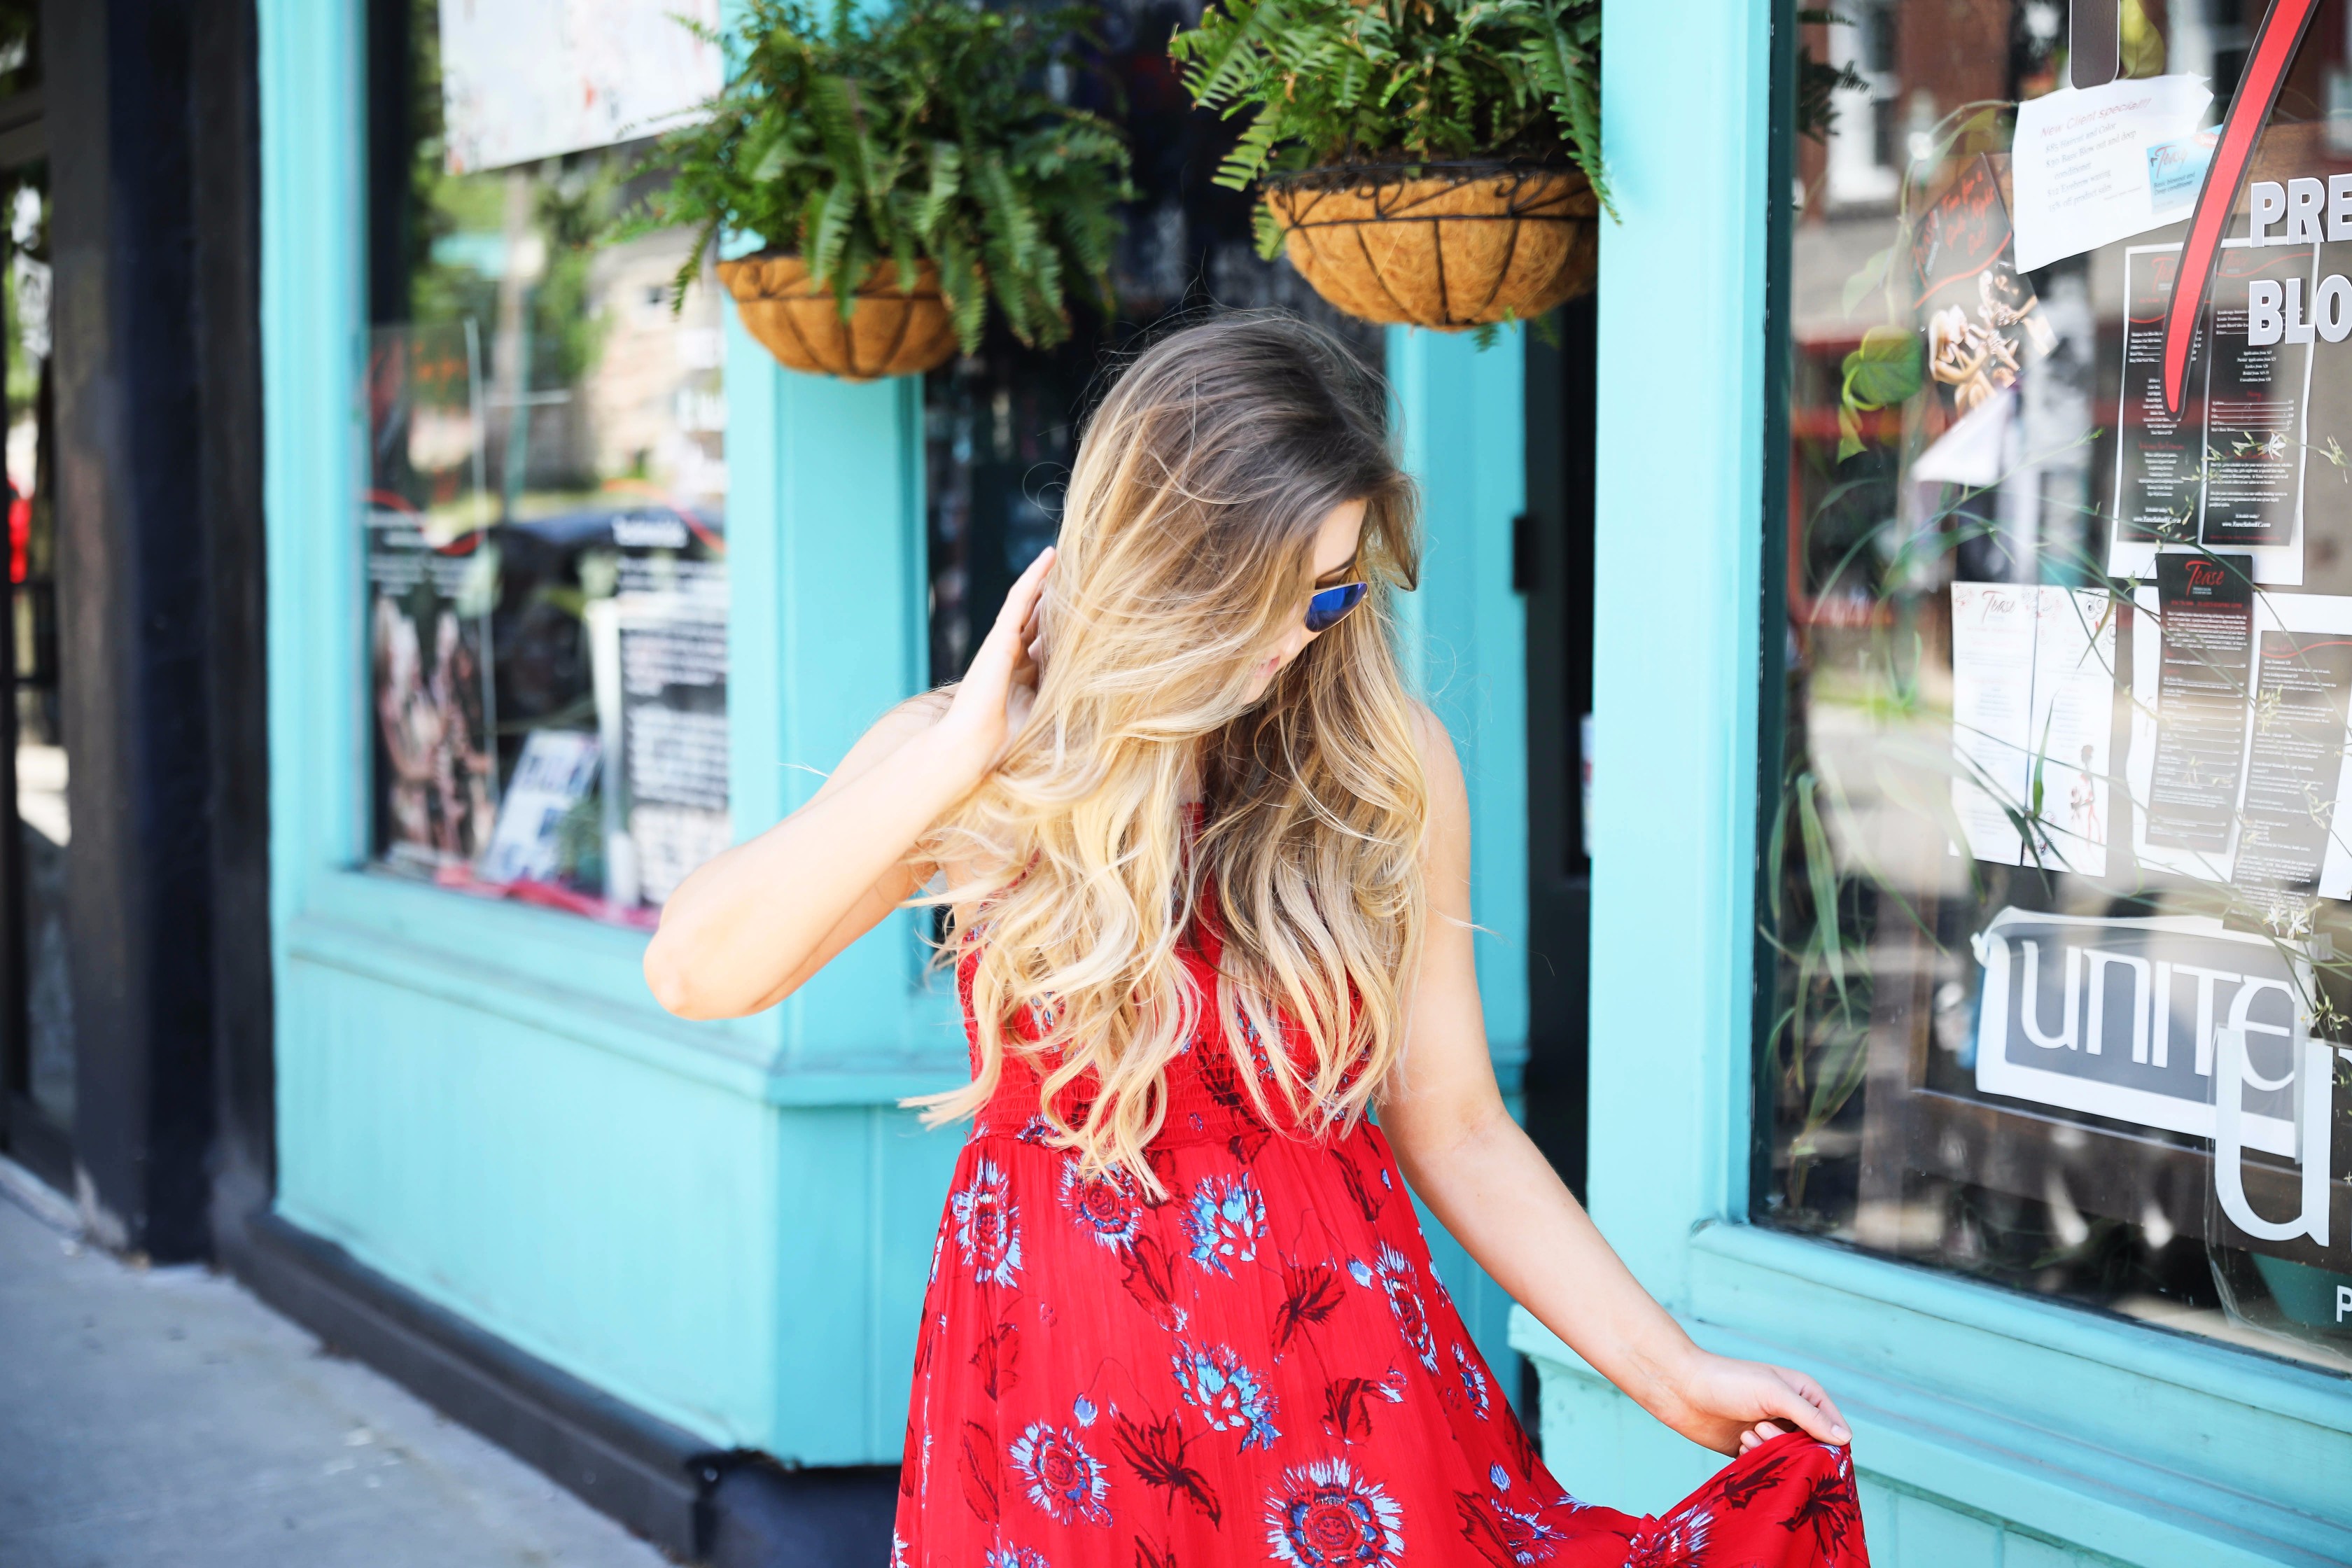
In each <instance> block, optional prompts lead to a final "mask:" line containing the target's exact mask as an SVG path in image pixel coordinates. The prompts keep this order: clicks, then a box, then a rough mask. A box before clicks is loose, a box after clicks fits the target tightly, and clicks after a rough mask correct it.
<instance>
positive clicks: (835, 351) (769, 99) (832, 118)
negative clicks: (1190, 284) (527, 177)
mask: <svg viewBox="0 0 2352 1568" xmlns="http://www.w3.org/2000/svg"><path fill="white" fill-rule="evenodd" d="M1087 15H1088V14H1087V12H1085V11H1083V10H1080V9H1070V10H1056V11H1047V12H1003V13H999V12H991V11H983V10H979V9H975V8H974V7H972V6H971V5H965V4H963V3H962V0H895V3H893V4H891V5H888V6H887V8H883V9H879V10H870V11H866V10H857V9H853V7H852V6H851V5H848V4H847V3H846V0H839V3H836V4H835V5H834V7H833V9H832V12H831V14H830V16H829V18H828V19H827V20H826V21H825V22H824V23H823V24H822V25H820V24H819V23H818V22H817V20H816V19H815V17H814V16H813V15H812V14H811V13H810V12H809V10H807V9H806V8H805V7H804V6H803V5H801V4H799V3H798V0H749V6H748V14H747V15H746V16H745V17H744V19H743V23H742V26H741V27H740V31H739V33H738V43H737V47H738V50H739V54H740V59H741V61H742V68H741V70H740V72H739V73H738V74H737V75H736V76H735V78H734V79H733V80H732V81H730V83H729V85H728V87H727V89H726V90H725V91H723V92H721V93H720V94H719V96H718V97H717V98H715V99H713V100H711V101H710V104H709V115H708V118H706V119H704V120H702V121H698V122H697V123H695V124H693V125H689V126H687V127H685V128H683V129H680V130H677V131H675V132H670V133H669V134H667V135H666V136H664V137H663V138H662V140H661V142H660V143H659V144H658V146H657V148H656V152H655V153H653V154H652V156H651V157H650V158H649V159H648V160H647V165H646V166H647V168H648V169H649V170H657V171H660V172H662V173H665V174H667V175H668V176H669V179H668V183H667V185H666V186H665V187H664V188H663V189H662V190H660V191H659V192H657V193H656V195H653V196H652V197H651V198H649V199H648V201H647V202H646V205H645V206H644V208H643V210H642V211H641V212H640V213H639V215H638V216H637V217H636V218H635V222H634V225H633V226H635V227H637V228H656V227H667V226H672V225H685V226H696V227H698V228H699V229H700V231H701V232H700V235H699V236H698V239H697V242H696V245H695V248H694V253H693V254H692V256H690V257H689V258H688V260H687V263H686V265H685V266H684V267H683V268H680V269H679V271H678V275H677V290H678V294H679V297H680V298H683V297H684V293H685V290H686V288H687V286H688V284H689V283H691V282H692V281H693V279H695V277H696V276H697V275H698V272H699V271H700V269H701V266H702V261H703V258H704V256H705V254H706V253H707V252H708V251H709V247H711V245H712V244H713V243H714V242H715V241H716V240H717V239H718V238H719V236H720V235H722V234H739V233H740V234H751V235H755V236H757V237H759V238H760V239H761V241H762V242H764V247H765V248H763V249H761V250H760V251H758V252H757V253H756V254H753V255H750V256H744V257H740V258H736V259H733V260H728V261H721V262H719V265H718V272H719V280H720V282H722V283H723V284H725V286H726V288H727V290H728V292H729V293H730V294H732V295H733V296H734V297H735V301H736V305H737V308H738V310H740V312H741V314H742V318H743V325H744V326H745V328H746V329H748V330H749V331H751V335H752V336H753V337H755V338H757V339H759V340H760V342H761V343H762V344H764V345H765V346H766V347H767V349H768V351H769V352H770V353H773V354H774V355H775V356H776V358H777V359H779V360H781V361H782V363H784V364H785V365H786V366H788V367H790V368H791V369H793V370H798V371H807V372H812V373H818V374H827V375H837V376H841V377H844V378H845V379H848V380H852V381H868V380H872V379H873V378H875V377H877V376H885V375H908V374H918V373H919V372H922V371H926V370H929V369H930V368H932V367H933V366H935V365H938V364H940V363H944V362H945V361H946V360H947V359H948V358H949V356H950V355H951V354H953V353H955V352H956V349H957V347H958V346H959V345H961V347H962V348H963V349H964V350H965V351H966V352H967V353H968V352H970V351H971V350H972V349H973V348H974V347H976V346H977V345H978V343H979V342H980V337H981V331H982V327H983V326H984V325H985V322H986V318H987V312H988V309H989V306H990V303H991V301H993V303H994V306H995V308H996V309H997V310H999V311H1001V312H1002V313H1003V317H1004V321H1005V324H1006V325H1007V326H1008V327H1009V328H1011V330H1012V331H1013V336H1014V337H1016V338H1018V339H1020V341H1021V342H1024V343H1026V344H1030V345H1032V346H1049V345H1051V344H1053V343H1055V342H1060V341H1061V340H1062V339H1063V338H1064V337H1066V336H1067V335H1068V333H1069V320H1068V310H1067V299H1066V296H1067V294H1068V293H1069V292H1070V291H1071V290H1072V289H1078V290H1082V291H1083V292H1085V293H1086V294H1087V295H1089V296H1091V297H1092V298H1094V299H1095V300H1098V301H1099V302H1100V303H1101V305H1102V307H1103V308H1104V309H1105V310H1108V308H1109V302H1110V282H1109V268H1110V251H1111V245H1112V242H1113V240H1114V238H1115V237H1116V236H1117V233H1118V220H1117V218H1116V217H1115V216H1113V215H1114V210H1115V209H1116V207H1117V206H1118V203H1119V202H1121V201H1123V200H1124V199H1126V197H1127V195H1128V181H1127V166H1128V164H1127V150H1126V148H1125V146H1124V145H1123V144H1122V143H1121V142H1120V140H1119V136H1118V132H1117V131H1116V130H1114V129H1113V128H1112V127H1111V125H1110V124H1109V123H1108V121H1104V120H1101V119H1099V118H1097V116H1095V115H1092V114H1089V113H1087V112H1086V111H1085V110H1079V109H1074V108H1071V107H1070V106H1069V105H1067V104H1065V103H1062V102H1059V101H1057V100H1055V98H1054V97H1053V96H1052V95H1051V94H1050V93H1048V92H1047V91H1046V90H1045V85H1044V84H1045V82H1046V80H1047V79H1049V77H1060V78H1062V79H1066V76H1067V72H1066V69H1056V68H1066V67H1067V66H1068V64H1069V60H1068V56H1067V42H1068V40H1069V39H1071V38H1072V37H1076V36H1078V35H1080V34H1081V33H1082V31H1083V26H1084V23H1085V20H1086V17H1087Z"/></svg>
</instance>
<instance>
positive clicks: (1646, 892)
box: [1591, 0, 1772, 1303]
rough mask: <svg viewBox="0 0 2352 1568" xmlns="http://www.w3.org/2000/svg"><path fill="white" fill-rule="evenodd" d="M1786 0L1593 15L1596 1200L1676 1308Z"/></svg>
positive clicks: (1741, 1152) (1737, 1066) (1737, 816)
mask: <svg viewBox="0 0 2352 1568" xmlns="http://www.w3.org/2000/svg"><path fill="white" fill-rule="evenodd" d="M1771 11H1772V7H1769V6H1764V5H1746V4H1740V3H1738V0H1695V3H1694V4H1693V5H1619V6H1615V7H1612V8H1611V9H1609V10H1608V11H1606V12H1605V13H1604V15H1603V19H1602V26H1603V28H1604V37H1605V40H1606V41H1605V44H1604V47H1603V48H1602V50H1601V62H1602V63H1601V69H1602V72H1603V90H1602V95H1601V102H1602V104H1603V106H1604V110H1603V113H1604V120H1603V123H1602V132H1603V136H1604V140H1605V143H1606V146H1607V148H1608V155H1609V163H1610V172H1611V180H1612V184H1613V186H1614V189H1615V192H1616V201H1617V205H1618V209H1619V211H1620V213H1621V214H1622V222H1621V223H1611V222H1607V221H1605V220H1604V221H1603V222H1602V224H1601V295H1600V298H1601V305H1600V323H1599V332H1600V349H1599V352H1600V362H1601V363H1600V378H1601V380H1600V384H1601V388H1602V395H1601V402H1600V409H1599V416H1598V421H1597V424H1598V452H1599V455H1598V459H1597V462H1596V466H1595V473H1594V489H1595V503H1596V507H1597V510H1598V522H1597V539H1596V549H1595V554H1596V593H1595V601H1596V602H1595V614H1594V636H1593V641H1594V660H1593V685H1594V712H1595V719H1594V727H1595V731H1596V733H1595V737H1594V759H1595V761H1594V766H1593V812H1594V816H1595V819H1596V820H1597V821H1599V822H1601V823H1602V824H1604V825H1605V826H1604V828H1603V830H1602V832H1601V837H1600V841H1599V843H1598V844H1597V845H1596V846H1595V853H1594V856H1593V862H1592V902H1593V920H1592V1040H1593V1052H1592V1068H1591V1086H1592V1104H1593V1117H1592V1143H1591V1150H1592V1161H1591V1202H1592V1212H1593V1215H1594V1217H1595V1218H1596V1219H1597V1220H1598V1221H1599V1222H1600V1224H1601V1227H1602V1228H1603V1230H1605V1231H1606V1232H1607V1233H1608V1235H1609V1237H1610V1239H1611V1240H1612V1242H1614V1243H1615V1244H1616V1245H1617V1247H1618V1248H1619V1250H1620V1251H1622V1253H1623V1254H1624V1256H1625V1258H1626V1261H1627V1262H1628V1263H1629V1264H1631V1265H1632V1266H1633V1269H1634V1271H1635V1273H1637V1274H1638V1275H1640V1276H1641V1278H1642V1279H1643V1281H1644V1282H1645V1283H1646V1284H1648V1285H1649V1287H1650V1288H1651V1289H1653V1290H1654V1291H1656V1292H1658V1293H1659V1294H1660V1296H1661V1297H1662V1298H1663V1299H1664V1300H1667V1301H1668V1302H1670V1303H1675V1302H1679V1301H1680V1300H1681V1299H1682V1298H1683V1296H1684V1294H1685V1279H1686V1272H1687V1261H1686V1259H1687V1247H1686V1245H1685V1243H1686V1237H1687V1236H1688V1234H1689V1231H1690V1227H1691V1226H1693V1225H1695V1224H1696V1223H1698V1222H1699V1221H1701V1220H1704V1219H1710V1218H1716V1217H1719V1216H1722V1215H1728V1214H1734V1213H1738V1212H1739V1210H1740V1207H1741V1205H1743V1204H1744V1201H1745V1194H1744V1190H1743V1189H1744V1186H1745V1175H1744V1173H1745V1168H1746V1153H1745V1151H1746V1146H1747V1141H1748V1042H1749V1026H1748V1022H1749V996H1750V984H1751V973H1752V969H1753V950H1754V944H1755V936H1754V919H1753V914H1754V889H1753V869H1752V868H1753V865H1754V858H1755V842H1756V798H1755V786H1754V780H1755V777H1756V760H1755V759H1756V708H1757V697H1758V685H1759V660H1758V650H1759V637H1760V629H1759V601H1760V597H1761V580H1762V579H1761V570H1762V564H1761V559H1760V556H1761V547H1760V542H1761V539H1762V537H1763V519H1762V514H1761V506H1762V501H1763V493H1762V492H1763V487H1762V479H1761V476H1762V447H1761V439H1760V434H1759V433H1760V431H1761V430H1762V428H1763V425H1764V419H1763V395H1764V387H1763V384H1762V375H1761V369H1760V367H1761V363H1762V357H1763V325H1762V323H1763V311H1762V302H1763V299H1764V282H1765V244H1764V240H1765V216H1764V208H1765V198H1764V196H1763V195H1762V194H1761V191H1762V180H1761V173H1762V170H1763V168H1764V163H1765V156H1764V148H1765V142H1766V129H1767V127H1766V122H1765V110H1766V106H1767V104H1768V101H1769V90H1768V89H1769V71H1768V64H1769V37H1770V16H1771ZM1664 81H1671V82H1673V83H1674V84H1675V87H1674V90H1673V91H1671V92H1661V91H1659V90H1657V88H1658V84H1659V83H1660V82H1664Z"/></svg>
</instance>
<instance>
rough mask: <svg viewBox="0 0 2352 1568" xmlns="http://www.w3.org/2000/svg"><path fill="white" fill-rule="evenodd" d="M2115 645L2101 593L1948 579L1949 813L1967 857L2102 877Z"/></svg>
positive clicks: (2109, 610)
mask: <svg viewBox="0 0 2352 1568" xmlns="http://www.w3.org/2000/svg"><path fill="white" fill-rule="evenodd" d="M2115 685H2116V622H2115V616H2114V615H2113V613H2112V608H2111V604H2110V601H2109V599H2108V597H2107V595H2105V594H2104V593H2099V592H2095V591H2092V590H2089V589H2080V588H2063V587H2054V586H2048V585H2036V584H2011V583H1955V584H1952V756H1953V763H1954V774H1953V779H1952V809H1953V811H1954V812H1955V813H1956V814H1957V815H1958V818H1959V821H1960V826H1961V830H1962V832H1963V833H1964V834H1965V835H1966V836H1967V839H1968V853H1969V855H1970V856H1971V857H1973V858H1976V859H1979V860H1990V861H1993V862H1996V863H1998V864H2000V865H2004V866H2026V865H2038V866H2044V867H2048V868H2052V869H2060V870H2070V871H2078V872H2081V873H2083V874H2084V875H2087V876H2093V877H2099V876H2105V874H2106V868H2107V825H2108V823H2109V821H2110V820H2111V819H2112V817H2111V813H2110V810H2109V802H2108V798H2107V796H2108V791H2109V784H2108V761H2109V759H2108V750H2109V746H2110V744H2111V742H2110V735H2111V733H2112V731H2113V728H2114V722H2115ZM1958 849H1959V847H1958V846H1957V845H1955V846H1954V847H1953V850H1954V853H1958Z"/></svg>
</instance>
